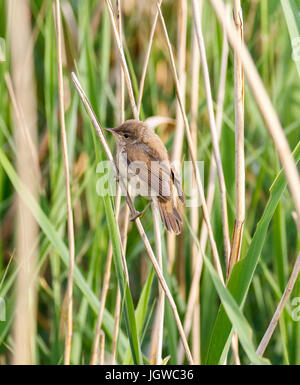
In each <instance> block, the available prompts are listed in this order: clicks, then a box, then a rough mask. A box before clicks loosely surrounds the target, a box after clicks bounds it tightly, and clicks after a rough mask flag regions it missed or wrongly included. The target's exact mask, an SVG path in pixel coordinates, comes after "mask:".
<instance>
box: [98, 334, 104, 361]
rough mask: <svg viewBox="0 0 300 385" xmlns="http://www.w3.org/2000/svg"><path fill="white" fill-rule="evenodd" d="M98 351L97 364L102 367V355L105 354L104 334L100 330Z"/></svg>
mask: <svg viewBox="0 0 300 385" xmlns="http://www.w3.org/2000/svg"><path fill="white" fill-rule="evenodd" d="M99 344H100V347H99V348H100V349H99V364H100V365H104V353H105V333H104V331H103V330H100V342H99Z"/></svg>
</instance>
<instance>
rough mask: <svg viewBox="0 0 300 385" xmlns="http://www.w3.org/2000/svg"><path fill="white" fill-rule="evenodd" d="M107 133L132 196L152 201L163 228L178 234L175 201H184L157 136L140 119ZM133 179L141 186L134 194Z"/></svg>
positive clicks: (177, 181)
mask: <svg viewBox="0 0 300 385" xmlns="http://www.w3.org/2000/svg"><path fill="white" fill-rule="evenodd" d="M108 130H109V131H110V132H112V133H113V134H114V136H115V138H116V141H117V158H118V159H117V160H118V165H119V171H120V174H121V176H122V177H123V178H128V180H129V185H131V188H132V190H133V191H131V193H132V194H133V195H143V196H146V197H149V198H152V200H153V201H154V202H156V204H157V206H158V209H159V213H160V216H161V220H162V222H163V224H164V225H165V227H166V229H167V230H168V231H170V232H174V233H175V234H179V233H180V232H181V224H182V219H181V216H180V214H179V212H178V210H177V208H176V206H177V204H178V198H179V199H180V200H181V202H184V197H183V191H182V187H181V182H180V180H179V179H178V177H177V175H176V172H175V170H174V168H173V167H172V166H171V164H170V161H169V157H168V152H167V150H166V147H165V145H164V143H163V142H162V141H161V139H160V137H159V136H158V135H156V134H155V132H154V130H153V129H151V128H150V127H149V126H148V125H147V124H146V123H145V122H141V121H139V120H127V121H126V122H124V123H123V124H122V125H121V126H119V127H117V128H114V129H108ZM134 178H135V179H134ZM136 178H138V181H139V183H140V185H141V188H140V190H139V191H135V188H136V185H134V186H133V183H132V181H133V180H135V181H136ZM174 188H175V189H176V190H177V196H175V194H174ZM141 191H142V193H141Z"/></svg>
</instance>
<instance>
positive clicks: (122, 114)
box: [111, 0, 130, 365]
mask: <svg viewBox="0 0 300 385" xmlns="http://www.w3.org/2000/svg"><path fill="white" fill-rule="evenodd" d="M116 7H117V23H118V30H119V36H120V43H121V45H122V44H123V41H122V39H123V33H122V32H123V29H122V5H121V0H117V1H116ZM119 67H120V68H119V74H120V83H119V85H118V89H117V92H118V95H119V100H120V124H121V123H123V122H124V120H125V85H124V73H123V69H122V64H121V61H120V59H119ZM118 191H121V187H120V185H119V184H118ZM129 216H130V210H129V206H128V205H125V215H124V222H123V231H122V234H121V241H122V247H123V253H124V255H126V245H127V232H128V225H129ZM120 312H121V292H120V287H118V290H117V298H116V306H115V324H114V331H113V339H112V353H111V356H112V358H111V362H112V365H115V364H116V355H117V343H118V334H119V325H120Z"/></svg>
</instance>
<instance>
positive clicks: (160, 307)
mask: <svg viewBox="0 0 300 385" xmlns="http://www.w3.org/2000/svg"><path fill="white" fill-rule="evenodd" d="M151 206H152V213H153V226H154V235H155V246H156V256H157V260H158V264H159V267H160V269H161V271H163V263H162V246H161V236H162V235H161V228H160V217H159V212H158V207H157V203H155V202H153V203H152V204H151ZM164 310H165V293H164V291H163V289H162V287H161V286H160V285H159V288H158V302H157V315H158V321H157V327H158V329H157V343H156V357H155V358H156V359H155V363H156V365H159V364H161V362H162V346H163V332H164Z"/></svg>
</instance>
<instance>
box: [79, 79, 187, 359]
mask: <svg viewBox="0 0 300 385" xmlns="http://www.w3.org/2000/svg"><path fill="white" fill-rule="evenodd" d="M72 79H73V82H74V85H75V87H76V89H77V91H78V94H79V96H80V99H81V101H82V103H83V105H84V107H85V109H86V111H87V113H88V115H89V117H90V119H91V122H92V124H93V126H94V128H95V130H96V132H97V135H98V137H99V139H100V141H101V144H102V146H103V149H104V151H105V153H106V156H107V158H108V159H109V160H110V162H111V164H112V166H113V168H114V171H115V174H116V175H118V174H119V173H118V168H117V165H116V163H115V161H114V159H113V156H112V154H111V151H110V149H109V146H108V144H107V142H106V140H105V137H104V135H103V131H102V128H101V126H100V124H99V122H98V120H97V118H96V115H95V113H94V111H93V109H92V107H91V105H90V103H89V101H88V99H87V97H86V95H85V93H84V91H83V89H82V87H81V85H80V83H79V81H78V79H77V77H76V75H75V74H74V72H72ZM120 184H121V188H122V189H123V191H126V202H127V204H128V206H129V208H130V211H131V215H132V216H134V215H135V213H136V211H135V208H134V206H133V203H132V200H131V198H130V196H129V195H128V192H127V189H126V186H125V184H124V181H123V180H122V178H120ZM135 223H136V226H137V229H138V231H139V234H140V236H141V238H142V241H143V243H144V245H145V248H146V251H147V254H148V256H149V258H150V260H151V262H152V264H153V267H154V269H155V271H156V274H157V277H158V279H159V281H160V283H161V285H162V287H163V289H164V291H165V293H166V296H167V298H168V301H169V303H170V306H171V309H172V311H173V314H174V317H175V321H176V324H177V327H178V331H179V334H180V337H181V339H182V342H183V344H184V347H185V351H186V354H187V357H188V360H189V363H190V364H193V359H192V355H191V352H190V349H189V346H188V343H187V340H186V337H185V334H184V331H183V327H182V324H181V321H180V317H179V314H178V311H177V307H176V304H175V301H174V299H173V297H172V294H171V292H170V290H169V288H168V285H167V283H166V281H165V279H164V276H163V274H162V271H161V269H160V267H159V265H158V262H157V261H156V258H155V255H154V253H153V250H152V248H151V245H150V242H149V240H148V238H147V235H146V233H145V231H144V228H143V226H142V224H141V221H140V219H139V218H137V219H136V220H135ZM121 250H122V248H121ZM122 255H123V256H124V253H123V250H122Z"/></svg>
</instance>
